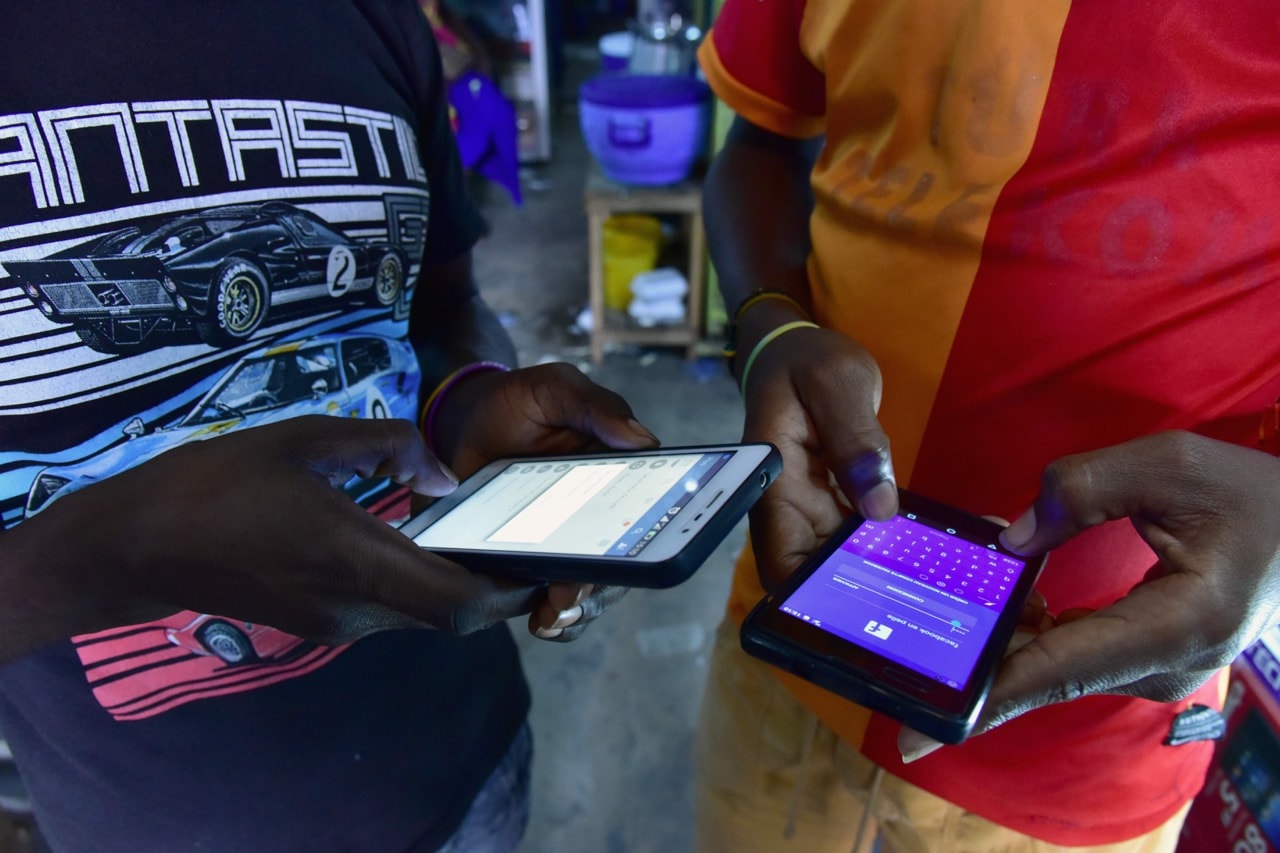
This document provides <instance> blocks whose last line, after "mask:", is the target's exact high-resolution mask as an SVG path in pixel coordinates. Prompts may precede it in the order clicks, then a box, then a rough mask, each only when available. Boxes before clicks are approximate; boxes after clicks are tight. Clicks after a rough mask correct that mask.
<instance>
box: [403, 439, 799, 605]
mask: <svg viewBox="0 0 1280 853" xmlns="http://www.w3.org/2000/svg"><path fill="white" fill-rule="evenodd" d="M722 452H730V453H732V454H733V455H732V457H731V458H730V459H729V460H728V462H727V463H726V464H725V465H724V467H723V468H721V469H720V470H719V471H717V472H716V473H715V474H714V475H713V476H712V477H711V479H710V480H708V481H707V483H706V484H705V485H704V486H703V487H702V488H700V489H699V490H698V492H697V493H696V494H695V495H694V496H693V498H692V499H691V500H690V502H689V503H688V504H686V505H685V506H684V507H683V508H682V510H681V513H680V515H679V516H678V519H679V521H680V523H669V524H667V525H666V526H665V527H663V528H662V529H661V530H660V531H658V533H657V534H656V535H655V536H654V537H653V539H652V540H651V541H650V542H649V544H648V545H647V546H645V549H644V550H643V551H641V552H640V553H639V554H637V555H635V556H626V555H622V556H615V555H609V554H592V555H584V554H574V553H565V552H546V553H536V552H527V551H516V550H500V549H469V548H461V547H459V548H453V547H443V546H438V545H432V546H425V545H422V546H421V547H423V548H424V549H426V550H429V551H431V552H432V553H434V554H439V555H441V556H443V557H447V558H449V559H452V560H455V561H456V562H458V563H460V564H462V565H464V566H467V567H468V568H472V569H475V570H482V571H487V572H491V573H495V574H502V575H507V576H514V577H521V578H535V579H540V580H553V579H554V580H567V581H572V580H583V581H589V582H595V583H619V584H623V583H625V584H627V585H631V586H645V587H667V586H673V585H675V584H677V583H680V582H681V581H683V580H684V579H686V578H687V577H688V576H689V575H690V574H692V572H693V571H694V570H696V569H697V568H698V567H699V566H700V565H701V564H702V563H703V562H704V561H705V560H706V558H707V557H708V556H710V553H711V551H712V550H714V548H715V546H716V545H718V544H719V542H720V540H721V539H723V538H724V536H725V535H727V534H728V532H729V531H730V530H731V529H732V527H733V526H734V525H735V524H737V523H738V521H740V520H741V518H742V516H743V515H745V514H746V511H747V510H748V509H749V508H750V507H751V505H752V504H753V503H755V501H756V499H757V498H758V497H759V496H760V495H761V494H762V493H763V491H764V489H765V488H767V487H768V485H769V484H771V483H772V482H773V480H774V478H776V477H777V474H778V471H779V470H781V456H780V454H779V453H778V450H777V448H775V447H774V446H773V445H771V444H767V443H722V444H704V445H682V446H674V447H659V448H653V449H648V450H622V449H613V450H603V451H593V452H590V453H575V454H558V455H555V456H519V457H509V458H506V459H499V460H496V461H494V462H492V463H490V464H489V465H486V466H485V467H484V468H482V469H481V470H480V471H477V472H476V473H475V474H473V475H472V476H470V477H468V478H467V479H466V480H465V481H463V482H462V483H461V484H460V485H459V486H458V489H457V490H456V491H454V492H453V493H452V494H449V495H447V496H445V497H443V498H440V499H439V500H437V501H436V502H434V503H433V504H432V505H431V506H430V507H428V508H427V509H425V510H423V511H422V512H420V513H418V514H417V515H415V516H413V517H412V518H410V519H409V520H408V521H406V522H405V523H404V524H403V525H401V528H400V529H401V531H402V532H403V533H405V534H406V535H407V536H409V538H411V539H415V540H416V537H417V536H418V535H420V534H421V533H423V532H424V531H425V530H426V529H427V528H429V527H430V526H431V525H432V524H434V523H435V522H436V521H437V520H439V519H441V518H443V517H444V516H445V515H447V514H448V513H449V512H451V511H453V510H454V509H455V508H457V507H458V506H460V505H461V504H462V503H464V502H465V501H466V500H467V499H468V498H469V497H471V496H472V495H474V494H476V493H477V492H478V491H479V490H480V489H481V488H483V487H484V486H485V485H487V484H488V483H489V482H491V481H492V480H493V479H494V478H496V477H497V476H499V475H500V473H501V472H502V471H505V470H506V469H507V468H508V467H510V466H511V465H519V464H527V463H555V462H561V461H581V460H595V459H612V458H617V459H624V460H625V459H643V458H650V457H654V456H669V455H673V454H692V453H699V454H706V453H722ZM418 544H420V545H421V543H418Z"/></svg>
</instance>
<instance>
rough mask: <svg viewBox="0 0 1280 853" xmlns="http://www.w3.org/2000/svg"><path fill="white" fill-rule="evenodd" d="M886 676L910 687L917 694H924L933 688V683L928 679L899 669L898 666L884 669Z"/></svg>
mask: <svg viewBox="0 0 1280 853" xmlns="http://www.w3.org/2000/svg"><path fill="white" fill-rule="evenodd" d="M884 674H885V675H887V676H888V677H889V678H890V679H892V680H893V681H896V682H898V683H899V684H901V685H903V686H904V687H910V688H911V689H912V690H915V691H916V692H917V693H923V692H925V691H926V690H928V689H929V688H930V687H931V686H933V682H931V681H929V680H928V679H924V678H921V677H920V676H918V675H916V674H915V673H912V672H907V671H906V670H902V669H898V668H897V667H896V666H886V667H885V668H884Z"/></svg>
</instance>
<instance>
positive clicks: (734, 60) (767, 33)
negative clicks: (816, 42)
mask: <svg viewBox="0 0 1280 853" xmlns="http://www.w3.org/2000/svg"><path fill="white" fill-rule="evenodd" d="M804 13H805V0H725V2H724V5H723V7H722V8H721V9H720V12H719V14H718V15H717V17H716V20H715V25H714V26H713V27H712V29H711V33H710V34H709V36H708V37H707V38H706V39H705V40H704V41H703V43H702V46H701V47H700V48H699V50H698V61H699V63H700V65H701V66H702V71H703V73H704V74H705V75H706V77H707V82H708V83H709V84H710V85H711V88H712V89H713V90H714V91H715V93H716V95H717V96H718V97H719V98H720V99H721V100H722V101H724V102H725V103H726V104H727V105H728V106H729V107H730V108H731V109H732V110H733V111H734V112H736V113H738V114H739V115H741V116H742V117H743V118H745V119H747V120H748V121H750V122H751V123H752V124H756V125H759V126H760V127H763V128H764V129H766V130H770V131H773V132H774V133H777V134H780V135H782V136H789V137H793V138H797V139H805V138H809V137H812V136H817V135H819V134H821V133H822V132H823V127H824V117H825V113H826V106H825V100H826V98H825V96H826V81H825V78H824V77H823V75H822V72H821V71H819V70H818V69H817V68H816V67H814V65H813V63H812V62H810V61H809V58H808V57H806V56H805V54H804V52H803V49H802V47H801V23H802V21H803V19H804Z"/></svg>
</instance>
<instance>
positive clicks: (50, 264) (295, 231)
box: [5, 202, 408, 353]
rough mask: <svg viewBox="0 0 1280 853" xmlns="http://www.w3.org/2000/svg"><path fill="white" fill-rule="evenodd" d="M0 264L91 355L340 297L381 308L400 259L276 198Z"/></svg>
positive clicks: (213, 337)
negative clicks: (31, 258) (41, 257)
mask: <svg viewBox="0 0 1280 853" xmlns="http://www.w3.org/2000/svg"><path fill="white" fill-rule="evenodd" d="M5 269H6V270H7V271H8V272H9V275H10V276H11V277H12V278H13V280H14V281H15V282H16V283H17V284H19V285H20V286H21V287H22V290H23V292H24V293H26V295H27V297H28V298H29V299H31V301H32V302H33V303H35V305H36V307H37V308H39V309H40V311H41V312H42V313H43V314H44V315H45V316H46V317H47V318H49V319H50V320H51V321H53V322H55V323H66V324H70V326H71V327H72V328H73V329H74V330H75V332H76V334H78V335H79V336H80V339H81V340H82V341H84V343H85V344H87V345H88V346H90V347H91V348H93V349H95V350H97V351H99V352H105V353H127V352H132V351H136V350H138V349H141V348H143V347H146V346H154V345H157V344H162V343H164V342H165V341H166V340H182V339H184V338H185V339H187V340H190V339H192V335H193V332H194V335H197V336H198V337H199V339H200V340H202V341H204V342H205V343H207V344H210V345H212V346H216V347H229V346H234V345H236V344H238V343H241V342H243V341H245V340H246V339H248V338H249V337H250V336H251V335H252V334H253V333H254V332H255V331H256V330H257V329H258V328H259V327H260V326H261V325H262V324H263V322H264V321H266V320H267V319H268V317H271V316H275V315H277V314H283V313H284V312H286V311H288V312H294V311H301V310H306V309H307V308H308V307H311V309H312V310H314V306H315V305H316V304H317V302H319V303H321V304H322V303H323V302H324V301H326V300H329V301H332V300H334V299H347V300H353V301H356V302H360V303H363V304H368V305H373V306H378V307H391V306H394V305H395V304H396V302H397V300H398V299H399V298H400V296H401V294H402V292H403V291H404V288H405V280H406V273H407V271H408V258H407V257H406V255H405V252H404V251H403V250H402V249H401V248H399V247H398V246H393V245H391V244H389V243H378V242H358V241H355V240H351V239H349V238H348V237H347V236H346V235H344V234H343V233H342V232H341V231H339V230H338V229H337V228H335V227H334V226H332V225H330V224H329V223H328V222H326V221H325V220H323V219H321V218H320V217H319V216H316V215H315V214H313V213H310V212H309V211H306V210H303V209H302V208H299V207H295V206H294V205H291V204H286V203H284V202H269V203H266V204H255V205H230V206H224V207H214V208H209V209H206V210H201V211H198V212H195V213H188V214H184V215H182V216H176V217H172V218H169V219H166V220H164V221H163V222H161V223H159V224H158V225H156V226H155V227H152V228H149V229H141V228H137V227H130V228H124V229H122V230H119V231H114V232H112V233H110V234H107V235H106V236H104V237H100V238H98V239H96V240H93V241H91V242H89V243H85V244H82V245H79V246H74V247H72V248H70V249H66V250H64V251H61V252H58V253H56V254H54V255H51V256H49V257H47V258H44V259H41V260H35V261H9V262H6V263H5Z"/></svg>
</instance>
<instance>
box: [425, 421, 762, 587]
mask: <svg viewBox="0 0 1280 853" xmlns="http://www.w3.org/2000/svg"><path fill="white" fill-rule="evenodd" d="M780 468H781V459H780V457H779V455H778V451H777V450H776V448H774V447H773V446H772V445H769V444H723V445H707V446H700V447H674V448H663V449H656V450H642V451H619V450H611V451H605V452H601V453H590V454H578V455H573V456H534V457H523V458H514V459H502V460H498V461H497V462H494V463H492V464H490V465H487V466H485V467H484V468H483V469H481V470H480V471H478V472H477V473H476V474H474V475H472V476H471V477H469V478H468V479H467V480H466V481H464V482H463V483H462V484H461V485H460V486H459V487H458V489H457V491H455V492H454V493H453V494H451V495H449V496H447V497H445V498H442V499H441V500H439V501H438V502H436V503H435V504H433V505H432V506H431V507H429V508H428V509H427V510H426V511H424V512H422V513H421V514H419V515H417V516H415V517H413V518H411V519H410V520H409V521H407V522H405V524H404V525H403V526H402V527H401V531H402V532H404V533H405V534H406V535H408V536H409V537H410V538H412V539H413V540H414V542H416V543H417V544H418V545H420V546H421V547H423V548H425V549H427V550H429V551H432V552H435V553H439V554H441V555H442V556H446V557H448V558H449V559H451V560H454V561H456V562H458V563H460V564H462V565H464V566H466V567H468V568H470V569H472V570H474V571H481V572H485V573H489V574H497V575H503V576H506V577H515V578H520V579H524V580H529V579H533V580H541V581H580V582H584V583H593V584H616V585H619V586H633V587H651V588H661V587H670V586H674V585H676V584H678V583H681V582H682V581H684V580H686V579H687V578H688V577H689V576H690V575H692V574H693V572H694V571H695V570H696V569H697V568H698V567H699V566H701V565H702V563H703V562H704V561H705V560H706V558H707V557H708V556H710V554H711V552H712V551H713V550H714V549H715V547H716V546H717V545H718V544H719V543H720V541H721V540H722V539H723V538H724V537H725V536H726V535H728V533H729V531H730V530H732V529H733V526H734V525H735V524H737V523H738V521H739V520H741V519H742V517H743V516H744V515H745V514H746V512H747V510H748V509H750V507H751V505H752V504H753V503H755V501H756V499H757V498H759V496H760V495H761V494H762V493H763V492H764V489H765V488H766V487H767V486H768V485H769V484H770V483H771V482H773V479H774V478H775V477H776V476H777V474H778V471H779V470H780Z"/></svg>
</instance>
